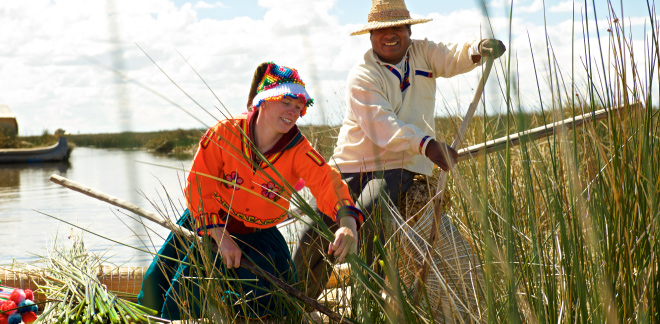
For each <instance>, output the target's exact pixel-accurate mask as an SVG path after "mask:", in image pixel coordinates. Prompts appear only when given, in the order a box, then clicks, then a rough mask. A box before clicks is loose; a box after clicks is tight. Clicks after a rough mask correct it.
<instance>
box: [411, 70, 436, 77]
mask: <svg viewBox="0 0 660 324" xmlns="http://www.w3.org/2000/svg"><path fill="white" fill-rule="evenodd" d="M415 75H421V76H423V77H427V78H433V73H431V72H426V71H420V70H415Z"/></svg>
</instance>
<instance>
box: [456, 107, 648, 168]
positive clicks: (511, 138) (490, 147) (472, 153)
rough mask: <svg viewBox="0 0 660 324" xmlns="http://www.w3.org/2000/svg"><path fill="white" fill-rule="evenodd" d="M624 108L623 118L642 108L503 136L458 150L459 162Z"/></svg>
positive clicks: (587, 116) (592, 114) (594, 118)
mask: <svg viewBox="0 0 660 324" xmlns="http://www.w3.org/2000/svg"><path fill="white" fill-rule="evenodd" d="M623 108H628V110H627V111H625V112H624V113H623V116H626V115H627V114H628V113H629V111H632V110H636V109H640V108H642V103H641V102H636V103H633V104H630V105H621V106H617V107H612V108H609V109H601V110H597V111H594V112H589V113H586V114H584V115H582V116H575V117H570V118H566V119H564V120H562V121H558V122H555V123H550V124H547V125H544V126H539V127H536V128H532V129H529V130H526V131H524V132H520V133H514V134H510V135H508V136H503V137H500V138H497V139H494V140H490V141H488V142H485V143H481V144H477V145H472V146H469V147H466V148H463V149H460V150H458V160H457V161H458V162H461V161H465V160H468V159H472V158H475V157H479V156H484V155H486V154H490V153H493V152H498V151H501V150H504V149H505V148H506V146H507V142H509V147H513V146H517V145H519V144H520V142H521V140H522V139H525V140H526V141H536V140H539V139H542V138H545V137H548V136H551V135H553V134H557V133H560V132H564V131H567V130H570V129H573V128H575V127H580V126H581V125H584V124H586V123H589V122H593V121H599V120H603V119H605V118H607V116H608V114H611V113H619V111H620V110H622V109H623Z"/></svg>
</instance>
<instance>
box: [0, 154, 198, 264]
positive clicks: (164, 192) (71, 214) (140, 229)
mask: <svg viewBox="0 0 660 324" xmlns="http://www.w3.org/2000/svg"><path fill="white" fill-rule="evenodd" d="M190 160H191V157H188V158H183V159H179V158H170V157H168V156H156V155H153V154H151V153H148V152H144V151H123V150H105V149H93V148H84V147H78V148H76V150H75V151H74V152H73V154H72V156H71V160H70V161H69V163H40V164H24V165H0V228H1V229H2V232H3V241H5V242H11V243H12V246H14V248H12V249H2V250H0V265H2V264H7V263H9V262H11V260H12V259H17V260H19V261H29V260H31V259H34V258H35V257H34V256H33V254H39V255H43V254H44V253H45V249H46V248H50V247H51V246H52V244H53V241H54V240H55V239H57V240H58V241H62V240H66V237H67V236H68V234H69V232H70V229H71V226H68V225H66V224H63V223H62V222H60V221H57V220H55V219H52V218H50V217H47V216H45V215H44V214H47V215H52V216H55V217H58V218H61V219H63V220H66V221H68V222H71V223H76V224H78V225H80V226H82V227H84V228H87V229H89V230H90V231H92V232H94V233H98V234H100V235H103V236H105V237H107V238H110V239H112V240H115V241H119V242H122V243H126V244H129V245H133V246H139V247H141V248H147V249H149V250H151V251H154V250H155V249H156V248H157V247H159V246H160V244H162V238H161V237H160V236H164V235H165V234H167V233H168V231H167V230H165V229H161V228H158V227H157V226H150V227H151V228H153V231H147V230H146V229H145V226H144V225H143V224H142V223H141V222H139V221H136V220H133V219H131V218H130V217H128V216H126V215H125V214H123V212H120V211H118V209H117V208H115V207H112V206H110V205H109V204H107V203H104V202H101V201H98V200H96V199H93V198H90V197H87V196H85V195H83V194H81V193H78V192H75V191H72V190H69V189H67V188H64V187H61V186H59V185H57V184H54V183H52V182H50V180H49V179H50V176H51V175H52V174H58V175H60V176H63V177H66V178H68V179H71V180H73V181H76V182H79V183H81V184H84V185H86V186H88V187H91V188H94V189H96V190H98V191H101V192H104V193H107V194H109V195H112V196H115V197H117V198H121V199H124V200H128V201H130V202H132V203H134V204H136V205H138V206H140V207H142V208H146V209H148V210H152V211H155V210H156V208H155V207H154V206H152V203H151V202H150V200H151V201H154V202H156V203H158V204H162V205H165V204H169V206H168V207H167V208H161V210H165V211H166V212H167V213H168V214H169V215H170V216H171V217H173V218H176V217H177V215H178V214H179V213H180V209H181V206H182V205H183V203H182V202H183V199H182V196H183V195H182V194H181V192H182V190H181V184H182V183H183V179H184V178H185V171H182V170H185V169H187V167H188V166H189V164H190ZM140 162H146V163H149V164H145V163H140ZM152 164H155V165H161V166H165V167H159V166H154V165H152ZM173 167H174V168H177V169H179V170H178V171H177V170H173V169H172V168H173ZM160 197H171V199H172V203H169V202H168V201H166V200H163V199H161V198H160ZM172 206H176V207H177V209H178V210H173V208H172ZM168 209H169V210H168ZM84 237H85V243H86V246H87V247H88V249H90V250H93V251H98V252H108V251H109V253H108V254H107V255H106V257H109V258H110V259H111V260H112V261H113V262H115V263H127V264H130V265H147V264H148V263H149V262H150V260H151V258H152V257H151V256H150V255H149V254H147V253H144V252H139V251H136V250H134V249H131V248H127V247H122V246H116V243H114V242H112V241H109V240H107V239H104V238H100V237H96V236H94V235H91V234H85V235H84Z"/></svg>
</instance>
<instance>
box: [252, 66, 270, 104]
mask: <svg viewBox="0 0 660 324" xmlns="http://www.w3.org/2000/svg"><path fill="white" fill-rule="evenodd" d="M268 65H270V62H264V63H261V64H259V66H258V67H257V69H256V70H255V71H254V76H253V77H252V85H251V86H250V93H249V94H248V102H247V109H248V111H252V100H254V97H256V96H257V88H258V87H259V83H261V80H263V78H264V73H266V70H268Z"/></svg>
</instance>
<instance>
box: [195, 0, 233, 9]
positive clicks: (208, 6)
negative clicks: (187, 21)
mask: <svg viewBox="0 0 660 324" xmlns="http://www.w3.org/2000/svg"><path fill="white" fill-rule="evenodd" d="M193 8H194V9H215V8H227V6H226V5H225V4H224V3H222V2H220V1H218V2H216V3H208V2H206V1H198V2H197V3H195V6H193Z"/></svg>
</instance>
